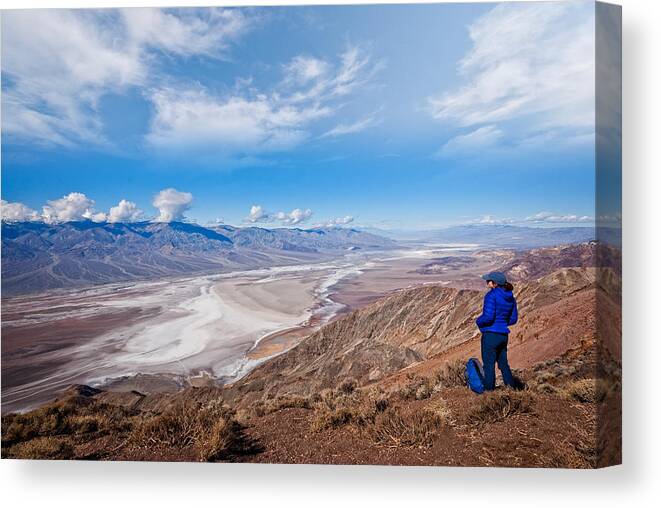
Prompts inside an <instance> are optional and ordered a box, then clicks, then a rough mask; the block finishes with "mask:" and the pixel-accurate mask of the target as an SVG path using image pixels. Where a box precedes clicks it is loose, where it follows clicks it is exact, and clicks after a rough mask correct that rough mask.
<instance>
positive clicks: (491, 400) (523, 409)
mask: <svg viewBox="0 0 661 508" xmlns="http://www.w3.org/2000/svg"><path fill="white" fill-rule="evenodd" d="M533 406H534V397H533V395H532V393H531V392H527V391H526V392H520V391H513V390H509V389H508V390H505V391H497V392H490V393H486V394H484V395H482V396H481V397H480V400H479V402H478V404H477V406H476V407H474V408H473V409H471V410H470V411H469V412H468V415H467V420H468V423H470V424H474V425H482V424H485V423H495V422H500V421H503V420H505V419H506V418H509V417H511V416H513V415H517V414H531V413H533V412H534V411H533Z"/></svg>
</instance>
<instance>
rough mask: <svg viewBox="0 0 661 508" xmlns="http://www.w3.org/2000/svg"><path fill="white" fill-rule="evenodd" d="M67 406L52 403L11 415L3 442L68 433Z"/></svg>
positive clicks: (68, 410)
mask: <svg viewBox="0 0 661 508" xmlns="http://www.w3.org/2000/svg"><path fill="white" fill-rule="evenodd" d="M69 413H70V409H69V408H68V407H67V406H60V405H51V406H46V407H43V408H39V409H35V410H34V411H30V412H28V413H24V414H15V415H11V418H9V419H8V423H7V424H6V428H3V432H2V441H3V443H5V444H6V443H16V442H20V441H28V440H30V439H32V438H34V437H38V436H53V435H58V434H66V433H68V432H69V431H70V429H69V426H68V421H67V416H68V415H69Z"/></svg>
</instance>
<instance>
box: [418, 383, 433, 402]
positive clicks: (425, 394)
mask: <svg viewBox="0 0 661 508" xmlns="http://www.w3.org/2000/svg"><path fill="white" fill-rule="evenodd" d="M431 394H432V389H431V388H430V387H429V385H428V384H421V385H420V386H419V387H418V389H417V390H416V391H415V398H416V400H424V399H428V398H429V397H431Z"/></svg>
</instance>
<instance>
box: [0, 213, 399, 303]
mask: <svg viewBox="0 0 661 508" xmlns="http://www.w3.org/2000/svg"><path fill="white" fill-rule="evenodd" d="M395 246H396V244H395V242H393V241H392V240H389V239H386V238H382V237H379V236H376V235H373V234H369V233H364V232H361V231H357V230H353V229H341V228H334V229H310V230H305V229H263V228H255V227H248V228H235V227H231V226H216V227H213V228H206V227H202V226H199V225H197V224H189V223H183V222H170V223H153V222H139V223H131V224H123V223H117V224H110V223H94V222H91V221H84V222H67V223H63V224H44V223H36V222H19V223H9V222H3V223H2V292H3V294H4V295H10V294H19V293H29V292H33V291H39V290H45V289H55V288H66V287H77V286H85V285H89V284H101V283H108V282H119V281H126V280H137V279H147V278H154V277H165V276H173V275H185V274H194V273H205V272H213V271H216V272H218V271H225V272H226V271H231V270H240V269H249V268H259V267H266V266H274V265H285V264H295V263H297V262H303V261H310V260H318V259H323V258H327V257H332V256H337V255H339V254H340V253H342V252H344V251H347V250H349V249H352V250H353V249H356V248H358V249H388V248H393V247H395Z"/></svg>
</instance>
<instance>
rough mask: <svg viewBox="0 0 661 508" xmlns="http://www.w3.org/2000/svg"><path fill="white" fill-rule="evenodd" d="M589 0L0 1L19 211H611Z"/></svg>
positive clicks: (572, 215)
mask: <svg viewBox="0 0 661 508" xmlns="http://www.w3.org/2000/svg"><path fill="white" fill-rule="evenodd" d="M594 23H595V15H594V4H593V3H591V2H561V3H556V2H553V3H550V2H549V3H517V4H507V3H504V4H436V5H433V4H427V5H371V6H369V5H368V6H316V7H274V8H236V9H227V8H205V9H190V8H189V9H151V8H149V9H136V8H132V9H110V10H31V11H27V10H25V11H20V10H19V11H5V12H3V13H2V210H3V219H5V220H8V219H9V220H43V221H46V222H62V221H68V220H81V219H89V220H94V221H97V222H103V221H109V222H131V221H138V220H146V219H149V220H158V221H171V220H192V221H196V222H198V223H200V224H208V223H215V222H224V223H229V224H234V225H260V226H266V227H278V226H297V227H312V226H328V227H330V226H338V227H342V226H346V225H351V226H365V227H378V228H384V229H429V228H434V227H443V226H447V225H453V224H465V223H474V224H525V225H540V226H543V225H558V224H562V225H584V226H585V225H593V224H594V211H595V198H594V193H595V78H594V75H595V29H594Z"/></svg>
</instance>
